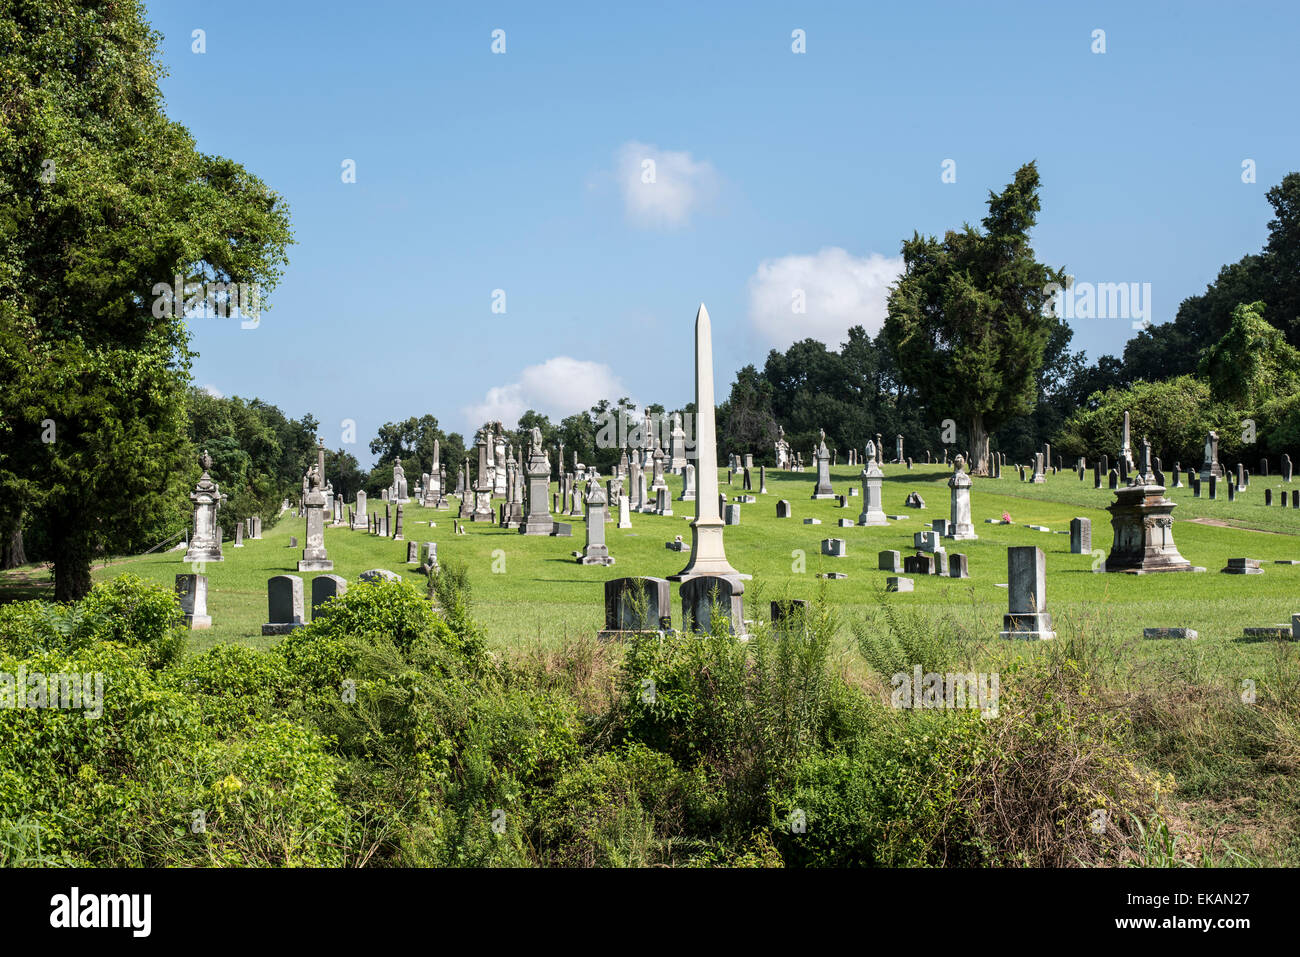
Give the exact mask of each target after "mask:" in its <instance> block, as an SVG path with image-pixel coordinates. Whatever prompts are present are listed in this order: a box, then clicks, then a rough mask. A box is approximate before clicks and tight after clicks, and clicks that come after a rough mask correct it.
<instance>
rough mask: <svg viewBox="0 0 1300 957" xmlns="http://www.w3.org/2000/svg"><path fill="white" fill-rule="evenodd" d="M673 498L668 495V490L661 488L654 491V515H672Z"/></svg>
mask: <svg viewBox="0 0 1300 957" xmlns="http://www.w3.org/2000/svg"><path fill="white" fill-rule="evenodd" d="M672 513H673V497H672V495H670V494H669V492H668V489H666V488H661V489H657V490H656V491H655V514H656V515H672Z"/></svg>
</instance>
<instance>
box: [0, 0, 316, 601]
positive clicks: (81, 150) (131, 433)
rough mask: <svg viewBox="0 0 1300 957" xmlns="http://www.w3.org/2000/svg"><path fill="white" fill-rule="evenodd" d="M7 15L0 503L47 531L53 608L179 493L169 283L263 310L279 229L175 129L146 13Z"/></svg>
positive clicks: (47, 6)
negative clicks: (232, 288) (257, 302)
mask: <svg viewBox="0 0 1300 957" xmlns="http://www.w3.org/2000/svg"><path fill="white" fill-rule="evenodd" d="M5 9H6V15H5V16H4V17H2V18H0V114H2V115H3V122H0V381H3V382H4V383H5V389H4V390H3V393H2V394H0V423H2V424H0V486H2V487H3V488H2V489H0V490H2V491H4V492H5V493H6V495H8V493H10V492H12V491H17V492H18V493H20V494H21V496H22V504H23V505H24V506H25V507H26V508H28V509H30V510H31V512H32V514H33V516H34V519H35V520H36V521H38V522H40V523H41V525H42V526H43V528H44V530H45V533H46V535H47V536H48V539H49V548H50V553H51V558H52V559H53V562H54V573H55V596H56V598H58V599H60V600H70V599H75V598H79V597H81V596H82V595H84V594H86V592H87V591H88V590H89V587H90V562H91V559H92V557H93V556H94V555H95V554H96V553H97V552H104V551H109V550H112V549H115V548H121V547H125V546H128V545H130V544H132V543H138V542H140V541H142V540H145V539H146V538H147V537H148V536H150V535H152V534H154V533H156V532H157V531H158V530H159V529H160V528H161V527H163V526H164V525H166V524H167V523H168V522H169V521H170V519H171V517H172V516H174V514H175V507H176V502H177V500H178V497H179V496H183V494H184V491H185V490H184V488H183V487H182V484H181V482H182V479H183V478H184V477H185V476H186V474H187V472H188V471H189V469H187V468H186V466H187V465H189V461H188V459H189V456H190V454H191V451H192V450H191V449H190V448H189V447H188V443H187V442H186V435H185V424H186V415H185V402H186V388H187V385H188V372H189V362H190V353H189V350H188V345H187V335H186V330H185V320H184V317H183V316H182V315H180V313H181V312H182V311H183V309H182V308H175V309H174V308H172V306H173V305H174V300H175V298H176V294H178V293H179V294H180V295H182V296H183V295H186V294H187V293H190V292H191V291H192V290H189V289H186V290H173V291H172V292H171V293H170V294H169V293H168V292H166V291H163V292H162V295H159V291H160V290H161V289H165V287H163V286H161V285H160V284H166V283H172V277H173V276H177V275H179V276H181V277H182V283H183V284H184V285H187V286H188V285H189V284H190V283H191V282H193V281H198V282H222V283H231V282H235V283H248V284H251V285H254V286H256V287H257V288H260V289H261V290H262V292H263V293H266V292H269V291H270V289H271V288H272V287H273V286H274V284H275V282H276V280H277V279H278V278H279V275H280V272H279V270H280V267H282V266H283V264H284V263H285V261H286V260H285V248H286V247H287V245H288V243H289V242H290V231H289V220H288V213H287V209H286V207H285V204H284V202H283V200H282V199H281V198H280V197H279V196H278V195H276V194H275V193H274V192H272V191H271V190H270V189H268V188H267V187H266V185H265V184H263V183H262V182H261V181H260V180H259V179H257V177H255V176H253V175H252V174H250V173H249V172H247V171H246V170H245V169H244V168H243V167H241V166H240V165H239V164H237V163H234V162H232V161H231V160H228V159H224V158H222V157H217V156H211V155H207V154H204V153H201V152H200V151H199V150H198V149H197V148H196V146H195V143H194V140H193V139H192V137H191V136H190V134H189V133H188V132H187V131H186V130H185V128H184V127H182V126H181V125H180V124H178V123H174V122H172V121H171V120H169V119H168V118H167V116H166V115H165V113H164V111H163V104H162V96H161V94H160V92H159V88H158V81H159V79H160V78H161V77H162V76H163V69H162V66H161V64H160V62H159V58H158V53H157V47H158V42H159V40H160V37H159V35H158V34H157V33H156V32H154V31H153V30H151V29H150V28H149V26H148V24H147V23H146V22H145V20H144V16H143V11H142V7H141V4H140V3H139V2H138V0H120V2H115V3H91V2H78V3H71V2H66V0H11V2H10V3H8V4H6V8H5ZM186 305H192V303H187V304H186ZM43 423H45V424H43ZM49 425H52V426H53V429H54V432H53V439H52V440H48V439H49V437H50V433H49V428H48V426H49ZM43 437H44V438H46V439H47V441H42V439H43Z"/></svg>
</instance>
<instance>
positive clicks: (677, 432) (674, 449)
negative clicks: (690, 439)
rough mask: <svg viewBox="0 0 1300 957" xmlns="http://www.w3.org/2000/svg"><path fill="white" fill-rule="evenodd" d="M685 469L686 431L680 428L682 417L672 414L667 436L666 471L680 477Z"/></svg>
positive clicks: (678, 414) (679, 414)
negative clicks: (669, 430) (670, 427)
mask: <svg viewBox="0 0 1300 957" xmlns="http://www.w3.org/2000/svg"><path fill="white" fill-rule="evenodd" d="M684 468H686V430H685V429H683V428H682V415H681V413H680V412H674V413H673V417H672V431H671V432H670V433H669V435H668V469H669V471H671V472H672V473H673V474H674V475H680V474H681V471H682V469H684Z"/></svg>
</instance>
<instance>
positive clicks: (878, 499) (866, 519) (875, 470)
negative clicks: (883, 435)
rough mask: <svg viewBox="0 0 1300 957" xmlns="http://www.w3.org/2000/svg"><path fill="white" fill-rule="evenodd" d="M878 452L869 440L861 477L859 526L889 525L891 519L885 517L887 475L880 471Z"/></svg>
mask: <svg viewBox="0 0 1300 957" xmlns="http://www.w3.org/2000/svg"><path fill="white" fill-rule="evenodd" d="M877 451H878V450H877V448H876V444H875V443H874V442H872V441H871V440H870V439H868V440H867V464H866V465H865V466H863V469H862V473H861V476H860V477H861V479H862V511H861V512H860V513H859V514H858V524H859V525H888V524H889V519H887V518H886V517H885V510H884V507H883V505H882V503H883V501H884V481H885V473H884V472H882V471H881V470H880V465H879V463H877V461H876V455H877Z"/></svg>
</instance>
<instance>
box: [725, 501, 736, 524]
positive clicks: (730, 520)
mask: <svg viewBox="0 0 1300 957" xmlns="http://www.w3.org/2000/svg"><path fill="white" fill-rule="evenodd" d="M724 514H725V516H726V524H728V525H739V524H740V506H739V505H728V506H726V511H725V513H724Z"/></svg>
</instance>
